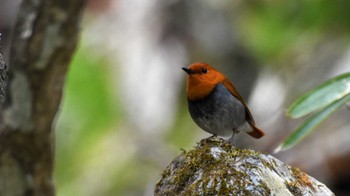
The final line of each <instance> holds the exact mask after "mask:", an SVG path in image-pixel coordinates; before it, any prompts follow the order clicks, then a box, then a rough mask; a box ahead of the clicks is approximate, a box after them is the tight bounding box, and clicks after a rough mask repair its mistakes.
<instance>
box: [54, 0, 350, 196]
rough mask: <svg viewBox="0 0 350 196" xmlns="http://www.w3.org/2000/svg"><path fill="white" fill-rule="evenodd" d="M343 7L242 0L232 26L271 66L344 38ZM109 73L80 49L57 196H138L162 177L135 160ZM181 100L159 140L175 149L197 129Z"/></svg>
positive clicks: (66, 106) (69, 93)
mask: <svg viewBox="0 0 350 196" xmlns="http://www.w3.org/2000/svg"><path fill="white" fill-rule="evenodd" d="M349 7H350V1H348V0H334V1H326V0H306V1H301V0H298V1H278V2H276V1H244V7H243V8H242V9H241V10H240V12H241V14H242V15H241V16H240V18H239V21H240V22H239V28H238V30H237V27H236V26H235V27H233V28H236V29H235V32H236V31H238V32H239V33H240V35H241V36H242V38H243V44H244V45H247V46H248V47H249V50H250V52H252V53H253V55H254V56H256V57H258V60H259V61H262V62H264V63H268V64H269V63H272V64H274V63H275V61H279V60H281V59H284V60H285V59H286V58H287V59H288V57H289V55H290V53H292V51H293V50H295V48H298V47H299V46H300V45H299V44H300V43H303V44H304V43H313V42H316V41H318V40H319V39H321V38H322V37H323V36H327V34H328V33H330V32H331V33H332V35H333V36H338V35H340V36H341V35H346V34H347V33H349V32H350V20H349V18H350V12H349V9H348V8H349ZM191 28H194V27H189V29H191ZM98 36H100V35H98ZM240 38H241V37H240ZM82 42H84V40H82ZM195 52H196V51H195ZM276 64H278V63H276ZM113 66H116V65H113ZM109 69H111V68H110V66H109V65H108V62H106V60H104V58H103V57H96V56H95V55H92V54H91V53H90V51H88V50H86V49H84V48H82V47H80V48H79V49H78V50H77V52H76V54H75V57H74V59H73V62H72V64H71V66H70V70H69V74H68V77H67V82H66V87H65V92H64V99H63V102H62V105H61V111H60V113H59V116H58V120H57V125H56V165H55V180H56V184H57V195H58V196H70V195H72V196H73V195H74V196H79V195H82V196H85V195H125V194H126V193H129V194H130V193H133V195H140V194H141V193H142V192H140V190H141V189H144V188H145V187H146V185H147V183H150V182H149V179H150V178H152V177H154V176H157V177H159V175H160V172H161V171H159V170H155V169H154V168H156V167H157V166H154V165H152V164H154V163H153V162H152V160H141V161H140V160H138V159H137V158H138V156H137V152H135V151H136V150H135V149H134V148H133V147H134V146H135V145H134V144H132V143H130V141H131V140H128V137H130V135H132V134H130V133H129V132H127V131H130V130H125V127H124V126H125V122H124V121H126V118H125V112H124V110H123V106H122V104H121V101H120V100H119V96H118V94H116V92H117V91H116V90H115V89H113V88H115V84H114V82H115V81H112V77H118V76H111V75H110V74H111V71H110V70H109ZM113 73H115V72H113ZM112 83H113V84H112ZM117 93H118V92H117ZM182 97H183V98H182V99H183V102H182V104H181V105H180V106H179V107H178V108H177V109H178V113H177V116H176V119H175V123H174V127H173V128H172V129H171V130H169V131H168V132H167V134H166V135H165V138H166V139H165V140H166V143H167V144H169V146H171V145H173V146H176V147H175V148H176V149H179V148H185V147H188V146H191V145H193V144H192V141H193V138H194V137H196V135H197V134H198V133H196V132H194V131H193V132H189V130H194V129H196V128H197V129H199V128H198V127H197V126H196V125H195V124H194V123H193V121H192V120H191V118H190V116H189V114H188V112H187V105H185V104H186V103H185V95H184V94H183V95H182ZM165 131H166V130H165ZM116 135H117V136H116ZM162 139H163V138H162ZM152 169H153V170H152ZM89 172H90V173H89ZM94 172H95V173H94ZM151 186H152V184H151ZM96 189H98V190H96ZM90 190H91V191H90ZM87 193H89V194H87Z"/></svg>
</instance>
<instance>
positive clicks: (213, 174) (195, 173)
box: [155, 137, 270, 195]
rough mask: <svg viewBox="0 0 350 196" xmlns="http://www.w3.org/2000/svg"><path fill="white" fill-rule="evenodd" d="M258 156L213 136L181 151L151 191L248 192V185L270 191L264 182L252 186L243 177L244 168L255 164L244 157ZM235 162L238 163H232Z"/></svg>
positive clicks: (213, 193) (246, 169) (160, 192)
mask: <svg viewBox="0 0 350 196" xmlns="http://www.w3.org/2000/svg"><path fill="white" fill-rule="evenodd" d="M213 151H215V152H213ZM258 155H259V153H257V152H254V151H252V150H248V149H243V150H242V149H238V148H235V147H233V146H232V145H231V144H230V143H228V142H226V141H224V140H222V139H220V138H217V137H210V138H208V139H204V140H202V141H201V142H200V143H198V145H197V146H196V147H195V149H193V150H191V151H188V152H182V153H181V154H180V155H179V156H178V157H177V158H175V159H174V161H173V162H172V164H170V165H169V166H168V167H167V169H166V170H165V171H164V172H163V175H162V180H160V181H159V182H158V183H157V185H156V191H155V193H156V195H164V194H165V195H167V194H170V192H164V191H166V190H168V191H171V193H172V194H176V195H188V194H190V195H197V194H199V195H202V194H204V195H228V194H249V193H250V192H251V190H247V189H246V187H248V186H250V187H253V188H254V189H259V190H264V192H266V193H268V192H269V191H270V190H269V189H268V187H267V186H266V184H265V183H259V184H262V185H261V186H258V187H254V186H253V185H252V182H251V181H250V180H247V179H249V178H250V177H251V176H250V175H249V174H248V171H250V170H252V169H255V168H257V166H256V165H254V164H252V163H250V162H245V161H244V160H245V159H248V158H252V159H254V157H255V156H258ZM235 164H237V165H238V166H234V165H235ZM175 168H176V169H175ZM236 168H241V169H236ZM242 168H244V170H242ZM173 169H175V170H173ZM171 170H173V171H171ZM165 184H167V186H168V187H167V188H166V189H164V188H162V191H163V192H162V191H160V189H158V190H157V188H158V187H164V185H165Z"/></svg>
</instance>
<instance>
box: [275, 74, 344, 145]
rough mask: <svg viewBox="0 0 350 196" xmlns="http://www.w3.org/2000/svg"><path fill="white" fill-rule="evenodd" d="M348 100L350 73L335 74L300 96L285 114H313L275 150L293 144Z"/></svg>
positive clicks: (297, 115)
mask: <svg viewBox="0 0 350 196" xmlns="http://www.w3.org/2000/svg"><path fill="white" fill-rule="evenodd" d="M349 101H350V73H346V74H342V75H340V76H337V77H335V78H333V79H331V80H329V81H327V82H325V83H323V84H322V85H320V86H318V87H316V88H315V89H313V90H311V91H310V92H309V93H306V94H305V95H303V96H302V97H300V98H299V99H298V100H296V101H295V102H294V103H293V104H292V105H291V106H290V108H289V109H288V112H287V114H288V115H289V116H291V117H292V118H299V117H303V116H306V115H308V114H310V113H315V114H314V115H312V116H311V117H310V118H308V119H306V120H305V122H303V123H302V124H301V125H300V126H299V127H298V128H297V129H296V130H294V131H293V132H292V133H291V134H290V135H289V136H288V137H287V138H286V139H285V141H284V142H283V143H282V144H281V145H279V146H278V147H277V148H276V150H275V151H276V152H278V151H280V150H287V149H289V148H292V147H293V146H295V145H296V144H297V143H299V142H300V141H302V139H304V138H305V137H306V136H307V135H309V134H310V133H311V132H312V131H314V130H315V128H316V127H317V126H318V125H320V124H321V123H322V122H323V121H325V120H326V119H327V118H328V117H329V116H330V115H331V114H332V113H334V112H335V111H336V110H337V109H339V108H340V107H341V106H343V105H345V104H346V103H347V102H349Z"/></svg>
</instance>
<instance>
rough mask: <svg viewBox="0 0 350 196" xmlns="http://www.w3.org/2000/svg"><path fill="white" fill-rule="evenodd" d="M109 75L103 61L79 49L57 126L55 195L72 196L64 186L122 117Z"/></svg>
mask: <svg viewBox="0 0 350 196" xmlns="http://www.w3.org/2000/svg"><path fill="white" fill-rule="evenodd" d="M108 73H109V72H108V67H107V66H106V62H105V61H104V60H103V59H102V58H100V59H96V57H94V56H93V55H89V53H88V51H84V50H83V49H82V48H79V49H78V51H77V52H76V54H75V57H74V59H73V61H72V64H71V66H70V70H69V74H68V77H67V82H66V85H65V91H64V99H63V103H62V105H61V111H60V113H59V118H58V120H57V126H56V138H57V140H56V141H57V142H56V168H55V179H56V181H57V184H58V185H57V187H58V188H57V190H58V195H75V194H73V193H72V192H70V191H72V190H74V189H72V190H70V191H69V192H70V194H68V193H66V192H65V191H64V188H65V186H66V185H69V184H70V183H72V181H75V180H77V177H79V176H80V175H81V174H82V173H83V171H82V170H83V169H84V167H83V165H84V164H85V163H87V162H89V160H90V159H91V158H92V157H90V153H91V150H92V149H93V148H95V146H96V145H98V144H99V142H100V141H99V140H101V139H103V138H104V137H105V135H106V134H107V132H111V131H115V130H113V129H110V128H111V127H112V126H113V125H114V124H115V123H116V119H119V120H120V119H122V118H123V117H122V109H121V107H120V105H118V103H119V102H118V101H117V99H116V96H115V95H114V94H113V93H112V89H111V88H110V85H109V82H110V81H108V79H109V75H108ZM96 158H98V157H96ZM62 192H63V193H64V194H63V193H62Z"/></svg>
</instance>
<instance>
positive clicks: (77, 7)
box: [0, 0, 85, 196]
mask: <svg viewBox="0 0 350 196" xmlns="http://www.w3.org/2000/svg"><path fill="white" fill-rule="evenodd" d="M84 3H85V0H51V1H47V0H25V1H23V2H22V5H21V7H20V10H19V14H18V18H17V23H16V25H15V28H14V35H13V41H12V48H11V54H10V69H9V82H8V86H7V89H8V92H7V97H6V100H5V104H4V106H3V111H1V112H2V115H1V116H2V126H1V127H0V195H45V196H46V195H55V190H54V185H53V181H52V173H53V163H54V132H53V126H54V125H53V122H54V118H55V115H56V113H57V110H58V107H59V104H60V101H61V97H62V89H63V85H64V82H65V76H66V72H67V68H68V65H69V63H70V60H71V57H72V54H73V52H74V50H75V47H76V45H77V41H78V32H79V25H80V19H81V15H82V10H83V7H84Z"/></svg>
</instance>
